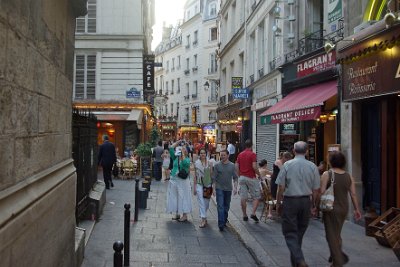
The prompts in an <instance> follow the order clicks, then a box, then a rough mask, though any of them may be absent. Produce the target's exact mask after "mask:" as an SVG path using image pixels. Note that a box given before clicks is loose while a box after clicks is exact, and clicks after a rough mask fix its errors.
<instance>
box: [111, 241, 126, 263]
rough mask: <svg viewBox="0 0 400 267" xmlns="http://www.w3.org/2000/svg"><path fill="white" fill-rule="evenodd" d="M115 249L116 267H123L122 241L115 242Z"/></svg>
mask: <svg viewBox="0 0 400 267" xmlns="http://www.w3.org/2000/svg"><path fill="white" fill-rule="evenodd" d="M113 249H114V267H122V253H121V252H122V250H123V249H124V243H122V242H121V241H115V242H114V245H113Z"/></svg>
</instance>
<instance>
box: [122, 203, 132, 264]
mask: <svg viewBox="0 0 400 267" xmlns="http://www.w3.org/2000/svg"><path fill="white" fill-rule="evenodd" d="M124 208H125V228H124V244H125V250H124V266H129V235H130V234H129V230H130V227H129V223H130V221H131V211H130V208H131V204H128V203H125V205H124Z"/></svg>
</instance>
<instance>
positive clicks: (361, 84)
mask: <svg viewBox="0 0 400 267" xmlns="http://www.w3.org/2000/svg"><path fill="white" fill-rule="evenodd" d="M399 53H400V47H396V46H395V47H393V48H392V49H386V50H385V51H382V52H379V53H376V54H373V55H371V56H369V57H364V58H363V59H361V60H359V61H354V62H350V63H345V64H343V100H344V101H351V100H357V99H363V98H368V97H374V96H379V95H387V94H394V93H399V92H400V60H399V58H398V56H397V57H396V55H399Z"/></svg>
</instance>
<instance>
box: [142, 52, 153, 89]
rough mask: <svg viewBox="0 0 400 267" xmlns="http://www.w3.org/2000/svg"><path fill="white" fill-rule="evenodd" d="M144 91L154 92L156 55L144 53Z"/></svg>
mask: <svg viewBox="0 0 400 267" xmlns="http://www.w3.org/2000/svg"><path fill="white" fill-rule="evenodd" d="M143 91H144V93H145V94H154V93H155V90H154V55H143Z"/></svg>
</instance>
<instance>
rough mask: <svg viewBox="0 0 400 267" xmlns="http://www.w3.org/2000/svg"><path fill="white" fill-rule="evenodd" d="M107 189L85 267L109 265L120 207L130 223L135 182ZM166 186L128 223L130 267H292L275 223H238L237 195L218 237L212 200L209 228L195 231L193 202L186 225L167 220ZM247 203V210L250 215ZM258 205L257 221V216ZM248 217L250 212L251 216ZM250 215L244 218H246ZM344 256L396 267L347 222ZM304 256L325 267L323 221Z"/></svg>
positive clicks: (312, 229) (155, 188) (118, 236)
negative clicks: (127, 205)
mask: <svg viewBox="0 0 400 267" xmlns="http://www.w3.org/2000/svg"><path fill="white" fill-rule="evenodd" d="M114 184H115V187H114V188H113V189H111V190H107V200H106V205H105V207H104V213H103V215H102V217H101V218H100V220H99V222H98V223H96V225H95V227H94V230H93V232H92V234H91V235H90V238H89V241H88V244H87V246H86V248H85V259H84V262H83V265H82V266H83V267H111V266H113V249H112V245H113V243H114V241H116V240H121V241H123V224H124V221H123V214H124V208H123V206H124V204H125V203H131V206H132V208H131V210H132V214H131V218H132V220H133V203H134V193H133V192H134V186H135V182H134V181H133V180H115V181H114ZM167 185H168V183H164V182H156V181H153V182H152V185H151V192H150V198H149V199H148V201H147V204H148V207H147V209H146V210H140V213H139V221H138V222H137V223H132V224H131V247H130V252H131V253H130V266H146V267H148V266H177V267H179V266H189V267H190V266H203V267H206V266H207V267H208V266H290V259H289V251H288V249H287V247H286V243H285V240H284V238H283V235H282V231H281V224H280V222H279V221H278V220H275V221H273V220H268V221H267V223H264V222H260V223H258V224H257V223H254V222H253V221H252V220H251V219H250V220H249V221H248V222H244V221H243V220H242V212H241V208H240V198H239V196H232V203H231V211H230V213H229V222H230V223H229V225H230V226H229V229H228V230H227V231H224V232H219V230H218V227H217V219H216V217H217V212H216V206H215V201H214V200H213V201H211V203H210V211H209V214H208V222H209V225H208V227H207V228H205V229H200V228H199V227H198V225H199V223H200V219H199V217H198V206H197V200H196V199H195V198H194V197H193V212H192V214H191V215H190V216H189V222H188V223H179V222H176V221H172V220H171V215H169V214H166V213H165V212H164V211H165V199H166V190H167ZM250 207H251V205H250V203H249V205H248V211H250ZM261 209H262V205H260V207H259V211H258V213H257V216H258V217H260V213H261ZM249 213H250V212H249ZM249 213H248V214H249ZM342 238H343V247H344V251H345V252H346V253H347V254H348V255H349V256H350V263H349V264H347V265H346V266H363V267H367V266H400V264H399V261H398V260H397V258H396V256H395V255H394V253H393V251H392V250H391V249H389V248H385V247H382V246H381V245H379V244H378V243H377V242H376V241H375V239H374V238H371V237H367V236H365V234H364V228H363V227H361V226H359V225H356V224H353V223H350V222H346V223H345V225H344V229H343V232H342ZM303 251H304V253H305V257H306V260H307V262H308V264H309V265H310V267H311V266H316V267H319V266H321V267H322V266H329V264H328V260H327V259H328V256H329V249H328V246H327V243H326V240H325V236H324V228H323V224H322V223H321V221H317V220H311V222H310V226H309V228H308V230H307V232H306V234H305V237H304V242H303Z"/></svg>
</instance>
